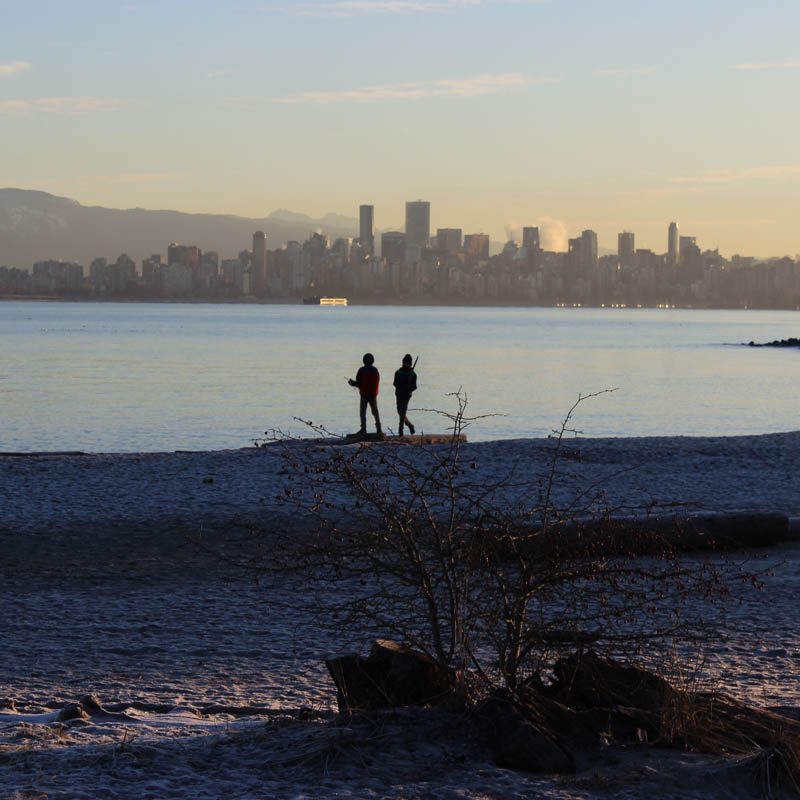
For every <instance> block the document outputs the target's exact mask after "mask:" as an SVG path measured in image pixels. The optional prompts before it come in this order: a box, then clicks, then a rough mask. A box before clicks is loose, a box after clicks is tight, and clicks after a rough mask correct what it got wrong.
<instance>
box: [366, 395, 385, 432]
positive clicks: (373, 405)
mask: <svg viewBox="0 0 800 800" xmlns="http://www.w3.org/2000/svg"><path fill="white" fill-rule="evenodd" d="M367 400H368V402H369V407H370V408H371V409H372V416H373V417H375V430H376V431H377V432H378V433H380V432H381V418H380V415H379V414H378V398H377V397H368V398H367ZM365 420H366V414H365ZM364 424H365V425H366V421H365V422H364Z"/></svg>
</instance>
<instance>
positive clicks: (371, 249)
mask: <svg viewBox="0 0 800 800" xmlns="http://www.w3.org/2000/svg"><path fill="white" fill-rule="evenodd" d="M358 221H359V228H358V238H359V239H361V247H362V248H363V249H364V250H365V251H366V253H367V254H368V255H371V256H374V255H375V234H374V233H373V228H372V226H373V224H374V222H375V206H359V208H358Z"/></svg>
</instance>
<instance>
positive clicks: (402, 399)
mask: <svg viewBox="0 0 800 800" xmlns="http://www.w3.org/2000/svg"><path fill="white" fill-rule="evenodd" d="M408 401H409V398H408V397H406V396H405V395H397V416H398V417H400V435H401V436H402V435H403V426H404V425H407V426H408V432H409V433H414V426H413V425H412V424H411V423H410V422H409V421H408V418H407V417H406V411H408Z"/></svg>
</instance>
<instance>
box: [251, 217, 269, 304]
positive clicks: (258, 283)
mask: <svg viewBox="0 0 800 800" xmlns="http://www.w3.org/2000/svg"><path fill="white" fill-rule="evenodd" d="M250 269H251V275H252V279H253V285H252V289H253V291H255V292H260V291H263V290H264V289H265V288H266V286H267V236H266V234H265V233H264V231H256V232H255V233H254V234H253V257H252V261H251V268H250Z"/></svg>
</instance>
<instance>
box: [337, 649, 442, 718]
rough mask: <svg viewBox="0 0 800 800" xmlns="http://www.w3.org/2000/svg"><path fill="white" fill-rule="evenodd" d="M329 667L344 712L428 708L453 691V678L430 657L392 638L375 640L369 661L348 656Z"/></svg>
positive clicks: (339, 657) (355, 656)
mask: <svg viewBox="0 0 800 800" xmlns="http://www.w3.org/2000/svg"><path fill="white" fill-rule="evenodd" d="M325 664H326V666H327V667H328V672H330V675H331V678H333V682H334V683H335V684H336V690H337V701H338V704H339V711H342V712H349V711H353V710H356V709H360V710H364V709H377V708H394V707H397V706H407V705H424V704H426V703H433V702H436V701H437V700H440V699H441V698H442V697H444V696H447V695H448V694H449V692H450V689H451V682H450V676H448V675H445V674H443V672H442V670H441V669H440V668H439V666H438V664H437V663H436V662H435V661H434V660H433V659H432V658H431V657H430V656H428V655H426V654H425V653H421V652H419V651H418V650H414V649H412V648H410V647H405V646H404V645H400V644H398V643H397V642H393V641H391V640H388V639H378V640H377V641H375V643H374V644H373V646H372V649H371V651H370V654H369V656H368V657H367V658H362V657H361V656H359V655H356V654H347V655H340V656H334V657H331V658H328V659H326V660H325Z"/></svg>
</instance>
